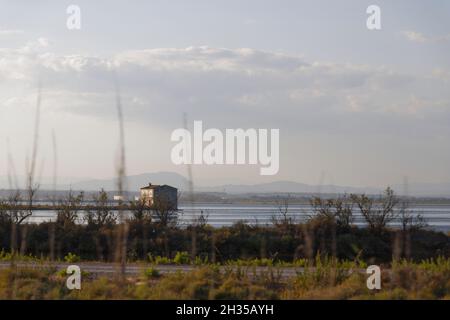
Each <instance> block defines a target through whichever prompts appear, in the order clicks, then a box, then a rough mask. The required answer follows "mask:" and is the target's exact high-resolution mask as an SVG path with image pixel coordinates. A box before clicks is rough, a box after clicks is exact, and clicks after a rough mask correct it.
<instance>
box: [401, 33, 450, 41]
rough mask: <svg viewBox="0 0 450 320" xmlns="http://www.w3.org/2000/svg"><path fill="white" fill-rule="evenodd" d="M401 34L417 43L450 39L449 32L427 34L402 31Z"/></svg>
mask: <svg viewBox="0 0 450 320" xmlns="http://www.w3.org/2000/svg"><path fill="white" fill-rule="evenodd" d="M401 34H402V35H403V36H404V37H405V38H406V39H408V40H409V41H412V42H418V43H426V42H443V41H449V40H450V33H449V34H446V35H440V36H428V35H424V34H423V33H420V32H416V31H403V32H402V33H401Z"/></svg>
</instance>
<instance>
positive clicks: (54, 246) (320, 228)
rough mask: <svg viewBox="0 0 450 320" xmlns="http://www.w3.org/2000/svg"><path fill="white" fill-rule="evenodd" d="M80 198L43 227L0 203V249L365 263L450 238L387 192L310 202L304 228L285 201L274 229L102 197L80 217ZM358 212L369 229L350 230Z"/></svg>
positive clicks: (14, 200)
mask: <svg viewBox="0 0 450 320" xmlns="http://www.w3.org/2000/svg"><path fill="white" fill-rule="evenodd" d="M83 197H84V195H83V194H82V193H81V194H79V195H74V194H72V193H69V194H68V195H67V197H66V198H64V199H60V200H59V201H58V206H57V208H58V209H57V219H56V221H54V222H45V223H40V224H30V223H26V217H28V216H29V215H31V214H32V210H27V209H26V208H23V205H22V206H17V204H18V203H20V202H21V199H20V194H13V195H12V196H11V197H10V198H9V199H8V200H7V201H3V202H2V201H0V251H3V252H4V253H3V255H5V254H6V253H9V254H10V255H11V256H12V257H15V256H19V255H20V256H22V257H25V256H30V255H31V256H33V257H39V258H41V259H48V260H63V259H64V258H65V257H67V256H68V255H74V256H76V257H78V259H79V260H90V261H93V260H95V261H117V256H118V252H119V251H120V250H118V248H121V249H122V248H123V255H124V259H125V260H123V261H128V262H130V261H149V260H150V261H151V260H152V259H156V257H159V258H158V259H159V261H164V260H166V261H170V260H173V259H175V258H176V256H177V254H178V253H180V252H184V253H187V254H185V255H186V256H187V257H185V260H186V259H187V260H189V262H190V263H196V261H197V264H198V262H199V261H207V262H211V263H222V264H223V263H226V262H227V261H229V260H238V259H243V260H251V259H260V260H264V259H268V260H270V261H274V262H278V263H292V262H294V261H297V260H299V259H309V260H311V259H314V257H316V256H317V255H322V256H330V257H333V258H336V259H341V260H350V261H353V260H355V259H358V260H360V261H364V262H366V263H370V264H373V263H389V262H390V261H392V259H394V260H400V259H407V260H410V261H416V262H418V261H421V260H424V259H436V258H437V257H440V256H442V257H445V258H448V257H450V237H449V235H446V234H444V233H441V232H435V231H432V230H428V229H427V228H426V224H425V223H424V220H423V219H422V217H420V216H414V215H412V214H411V213H410V212H409V211H408V209H407V205H405V204H404V203H401V201H400V200H399V199H398V198H397V197H396V196H395V195H394V193H393V192H392V190H391V189H389V188H388V189H387V190H386V192H385V194H384V195H382V196H381V197H379V198H369V197H367V196H365V195H350V196H344V197H341V198H338V199H321V198H313V199H311V205H312V208H313V211H314V214H313V215H311V217H310V218H309V219H308V220H307V221H305V222H301V223H300V222H298V221H295V220H294V219H293V218H292V216H290V215H289V213H288V211H289V210H288V209H289V208H288V206H289V203H288V199H284V200H283V201H280V203H279V204H278V206H277V207H276V208H274V214H273V219H272V223H271V224H268V225H256V224H251V223H246V222H238V223H236V224H234V225H233V226H231V227H222V228H213V227H211V226H210V225H208V221H207V216H200V217H199V218H198V219H197V220H196V221H194V222H193V223H192V224H191V225H188V226H179V225H178V224H177V223H178V221H177V214H176V211H175V210H173V208H170V207H168V206H164V205H163V204H161V205H159V206H157V207H154V208H148V207H145V206H144V205H143V204H142V203H140V202H139V201H136V202H131V203H129V204H127V205H126V207H127V210H129V211H130V212H131V216H129V217H128V218H127V219H123V217H121V216H120V214H121V212H118V211H116V210H112V209H111V208H110V207H109V206H108V197H107V194H106V193H105V192H103V191H102V192H100V193H99V194H98V195H96V196H95V197H94V199H93V202H92V205H90V207H89V210H88V211H87V212H86V214H85V215H83V216H81V215H80V211H79V207H80V204H81V203H82V202H83V200H84V199H83ZM30 203H31V201H30ZM355 208H356V209H357V210H358V212H360V213H361V214H362V217H363V218H364V220H365V221H364V222H365V224H366V227H364V228H361V227H356V226H355V224H354V220H355V210H356V209H355ZM121 218H122V219H121ZM394 220H395V221H399V222H400V226H399V227H398V228H392V227H390V225H389V224H390V223H391V222H392V221H394ZM80 222H82V223H80ZM120 252H122V251H120Z"/></svg>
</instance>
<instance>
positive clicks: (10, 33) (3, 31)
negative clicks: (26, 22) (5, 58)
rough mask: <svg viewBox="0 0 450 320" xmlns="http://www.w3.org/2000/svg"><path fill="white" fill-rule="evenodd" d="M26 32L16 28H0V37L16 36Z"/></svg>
mask: <svg viewBox="0 0 450 320" xmlns="http://www.w3.org/2000/svg"><path fill="white" fill-rule="evenodd" d="M23 33H24V32H23V31H22V30H15V29H11V30H8V29H0V37H2V36H3V37H9V36H14V35H18V34H23Z"/></svg>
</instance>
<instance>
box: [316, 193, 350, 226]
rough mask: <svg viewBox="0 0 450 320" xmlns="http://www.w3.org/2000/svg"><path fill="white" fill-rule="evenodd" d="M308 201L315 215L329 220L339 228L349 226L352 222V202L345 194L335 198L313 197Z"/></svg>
mask: <svg viewBox="0 0 450 320" xmlns="http://www.w3.org/2000/svg"><path fill="white" fill-rule="evenodd" d="M310 203H311V207H312V209H313V212H314V214H315V216H316V217H323V218H325V219H328V220H331V221H333V222H335V223H336V224H337V226H338V227H340V228H349V227H350V226H351V225H352V224H353V220H354V217H353V203H352V202H351V201H350V199H348V197H347V196H343V197H340V198H337V199H322V198H320V197H314V198H312V199H311V201H310Z"/></svg>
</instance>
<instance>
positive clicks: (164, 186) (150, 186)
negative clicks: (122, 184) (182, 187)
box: [141, 183, 177, 190]
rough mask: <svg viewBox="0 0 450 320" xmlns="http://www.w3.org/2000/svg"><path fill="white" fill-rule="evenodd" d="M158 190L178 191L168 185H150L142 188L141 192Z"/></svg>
mask: <svg viewBox="0 0 450 320" xmlns="http://www.w3.org/2000/svg"><path fill="white" fill-rule="evenodd" d="M158 188H171V189H175V190H176V189H177V188H175V187H172V186H169V185H167V184H163V185H159V184H151V183H149V184H148V186H145V187H142V188H141V190H151V189H158Z"/></svg>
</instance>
